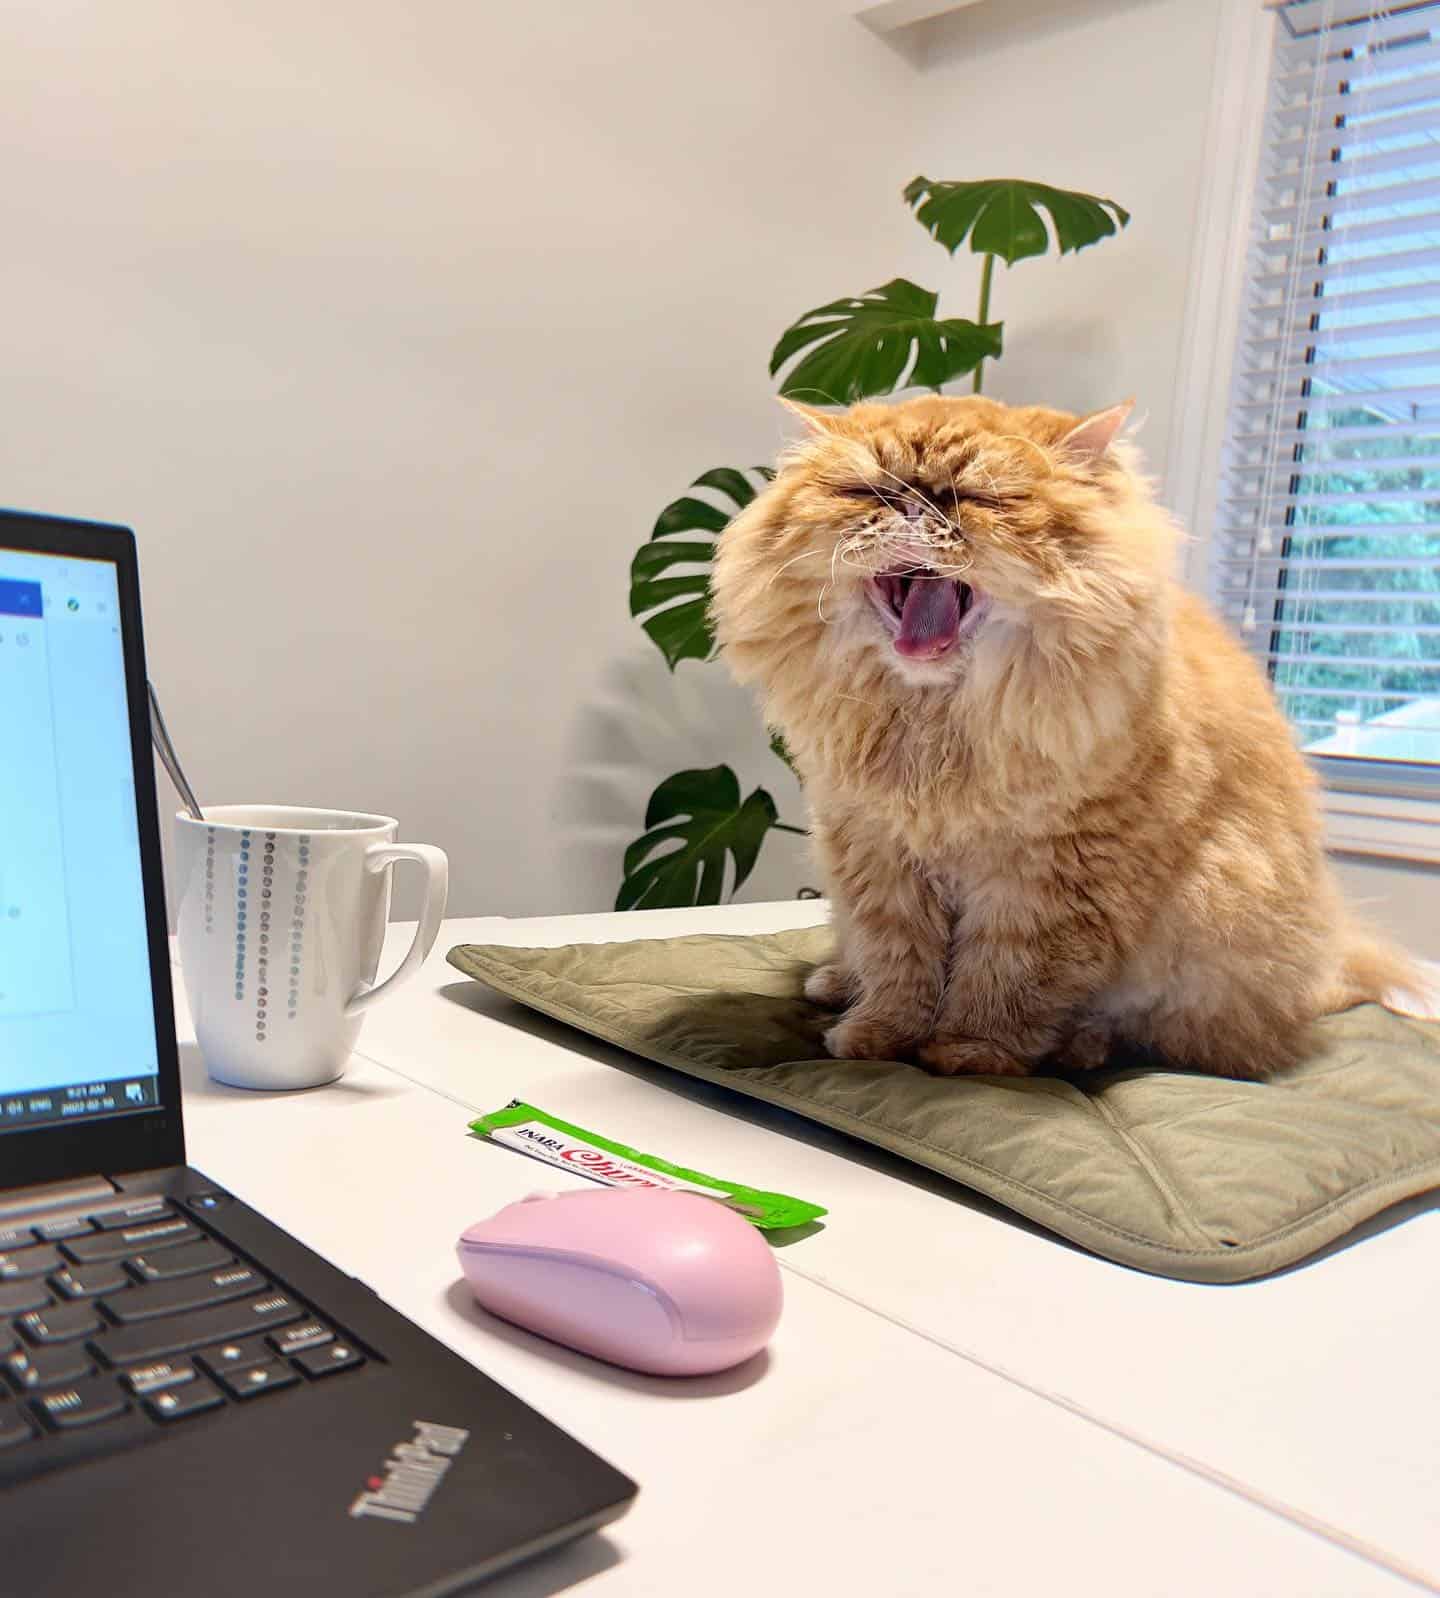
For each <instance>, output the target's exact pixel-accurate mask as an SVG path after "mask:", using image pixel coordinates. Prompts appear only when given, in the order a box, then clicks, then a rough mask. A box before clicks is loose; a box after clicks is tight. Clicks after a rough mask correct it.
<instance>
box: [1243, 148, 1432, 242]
mask: <svg viewBox="0 0 1440 1598" xmlns="http://www.w3.org/2000/svg"><path fill="white" fill-rule="evenodd" d="M1436 159H1437V160H1440V151H1437V152H1436ZM1336 170H1337V172H1338V170H1339V169H1338V167H1337V169H1336ZM1437 195H1440V177H1432V176H1428V175H1427V176H1426V177H1423V178H1407V179H1405V181H1404V182H1402V183H1386V184H1383V185H1376V186H1375V187H1373V188H1361V187H1351V189H1350V191H1349V192H1348V193H1347V194H1340V195H1325V194H1321V195H1318V196H1316V197H1314V198H1312V199H1310V200H1307V201H1306V202H1305V204H1304V205H1303V206H1302V205H1301V204H1300V202H1299V201H1298V200H1296V201H1293V202H1291V203H1290V204H1289V205H1272V206H1271V207H1270V208H1269V209H1268V210H1266V211H1262V212H1261V215H1262V216H1263V217H1264V218H1265V220H1266V221H1267V222H1269V223H1270V224H1271V226H1272V227H1279V226H1280V225H1282V224H1285V223H1288V224H1290V225H1291V227H1292V228H1293V227H1295V226H1296V225H1297V224H1298V225H1299V227H1300V228H1302V229H1303V230H1304V231H1305V232H1307V233H1309V232H1313V231H1316V230H1317V229H1319V228H1320V227H1321V225H1322V223H1323V221H1324V220H1325V219H1327V218H1328V219H1330V220H1332V221H1333V220H1334V219H1335V218H1337V217H1346V216H1354V215H1355V214H1357V213H1359V212H1364V211H1373V210H1375V208H1376V207H1377V206H1386V205H1410V204H1413V203H1414V202H1415V201H1417V200H1431V199H1434V198H1435V197H1436V196H1437ZM1302 213H1303V214H1302Z"/></svg>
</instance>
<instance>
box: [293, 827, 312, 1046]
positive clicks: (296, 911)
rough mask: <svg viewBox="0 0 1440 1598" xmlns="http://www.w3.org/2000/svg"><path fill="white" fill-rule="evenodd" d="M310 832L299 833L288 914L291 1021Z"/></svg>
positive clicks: (295, 999) (297, 988) (302, 932)
mask: <svg viewBox="0 0 1440 1598" xmlns="http://www.w3.org/2000/svg"><path fill="white" fill-rule="evenodd" d="M309 882H310V834H309V833H308V832H302V833H301V834H300V865H299V869H298V870H297V871H296V873H295V903H294V904H293V906H292V907H291V915H290V1010H289V1016H290V1019H291V1020H292V1021H293V1020H294V1019H295V1012H296V1010H298V1009H299V1007H300V956H301V954H302V953H303V952H304V949H305V901H306V899H307V898H308V897H309V893H308V889H309Z"/></svg>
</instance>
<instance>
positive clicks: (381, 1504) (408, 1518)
mask: <svg viewBox="0 0 1440 1598" xmlns="http://www.w3.org/2000/svg"><path fill="white" fill-rule="evenodd" d="M414 1426H415V1437H414V1440H413V1441H411V1442H408V1443H396V1444H395V1446H394V1448H392V1449H391V1450H390V1457H389V1459H387V1460H386V1461H385V1463H384V1464H383V1465H382V1466H381V1467H380V1474H379V1475H378V1476H372V1477H371V1478H370V1480H369V1481H367V1482H366V1483H365V1489H366V1490H365V1491H364V1492H363V1493H361V1494H360V1496H359V1497H358V1498H357V1499H356V1500H355V1502H354V1503H353V1504H351V1506H350V1513H351V1515H352V1516H354V1517H355V1518H356V1519H359V1518H360V1517H361V1516H362V1515H373V1516H376V1517H377V1518H379V1519H381V1520H399V1521H403V1522H404V1523H405V1524H406V1525H408V1526H413V1525H414V1524H415V1522H416V1521H417V1520H419V1518H420V1516H421V1515H422V1514H423V1513H424V1512H425V1506H426V1504H428V1503H429V1502H430V1500H431V1499H432V1498H433V1497H434V1496H435V1489H436V1488H437V1487H438V1486H439V1485H440V1483H441V1482H442V1481H443V1480H444V1479H445V1472H446V1471H447V1470H449V1469H450V1466H451V1465H452V1464H453V1463H454V1461H455V1455H456V1454H458V1453H459V1452H460V1450H461V1449H462V1448H463V1447H464V1446H465V1444H466V1443H467V1442H468V1441H469V1438H470V1433H469V1432H467V1431H461V1429H460V1428H459V1427H458V1426H439V1425H437V1424H436V1423H435V1422H434V1421H433V1420H417V1421H415V1422H414Z"/></svg>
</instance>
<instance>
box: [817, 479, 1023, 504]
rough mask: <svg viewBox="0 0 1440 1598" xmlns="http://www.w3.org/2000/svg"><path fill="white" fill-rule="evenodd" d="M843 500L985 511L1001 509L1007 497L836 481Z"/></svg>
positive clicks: (964, 490) (975, 491)
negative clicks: (967, 507)
mask: <svg viewBox="0 0 1440 1598" xmlns="http://www.w3.org/2000/svg"><path fill="white" fill-rule="evenodd" d="M834 491H835V492H836V493H837V494H839V495H840V496H841V498H843V499H854V500H863V501H865V502H866V503H868V504H871V505H873V504H875V503H877V502H878V503H880V504H883V505H887V506H890V507H892V508H896V509H898V508H899V507H900V506H902V505H904V504H905V502H906V501H907V500H912V501H918V502H919V503H920V504H921V505H934V506H935V507H936V508H937V509H943V508H944V507H946V506H951V505H953V506H963V505H978V506H979V507H980V508H981V509H983V510H999V509H1000V507H1001V506H1002V505H1003V504H1004V499H1003V498H1002V496H1001V495H999V494H990V493H986V492H985V491H984V490H983V489H978V488H942V489H935V490H931V491H929V492H925V491H922V490H920V489H918V488H917V489H911V488H900V487H891V486H889V485H882V484H875V483H845V484H837V485H836V486H835V490H834Z"/></svg>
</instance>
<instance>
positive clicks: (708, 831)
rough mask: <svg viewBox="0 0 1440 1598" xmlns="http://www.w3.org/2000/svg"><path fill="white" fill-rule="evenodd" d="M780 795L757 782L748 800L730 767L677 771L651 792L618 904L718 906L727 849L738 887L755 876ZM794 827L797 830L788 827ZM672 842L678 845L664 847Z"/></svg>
mask: <svg viewBox="0 0 1440 1598" xmlns="http://www.w3.org/2000/svg"><path fill="white" fill-rule="evenodd" d="M778 821H779V818H778V816H777V814H776V810H775V801H774V800H773V799H772V798H771V797H770V795H769V794H768V793H766V792H765V790H764V789H763V788H756V789H755V791H754V792H753V793H752V794H751V795H750V797H749V798H748V799H746V800H744V801H743V802H742V800H741V798H740V783H739V780H738V779H737V778H736V776H735V773H734V772H733V771H731V769H730V768H729V766H711V767H710V768H709V770H708V771H677V772H676V773H675V775H674V776H673V777H667V778H666V779H665V781H664V782H662V783H661V784H660V786H659V787H658V788H657V789H656V790H655V792H654V793H652V794H651V795H650V804H649V807H648V808H647V809H646V811H645V828H646V830H645V832H644V833H643V834H642V835H641V836H640V837H638V838H637V839H636V840H635V842H634V843H632V844H631V845H630V847H629V848H628V849H627V850H626V851H625V878H624V881H623V882H621V884H620V892H619V894H618V896H617V897H616V900H615V908H616V909H617V910H655V909H660V908H673V907H675V906H677V905H693V904H719V903H720V896H721V894H722V892H723V891H724V887H725V862H726V857H727V855H728V856H729V857H730V858H732V859H733V860H734V862H735V882H734V886H735V887H736V888H738V887H739V886H740V884H741V883H742V882H744V880H745V879H746V877H748V876H749V875H750V872H751V869H752V867H753V866H754V864H755V857H756V856H757V855H758V854H759V853H760V845H761V844H762V843H763V842H764V841H765V834H766V833H767V832H769V831H770V829H771V828H772V827H774V826H776V825H777V824H778ZM789 830H793V829H789ZM667 844H673V845H675V847H673V848H668V849H664V852H663V853H657V852H656V851H657V850H660V849H662V848H664V846H665V845H667Z"/></svg>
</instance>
